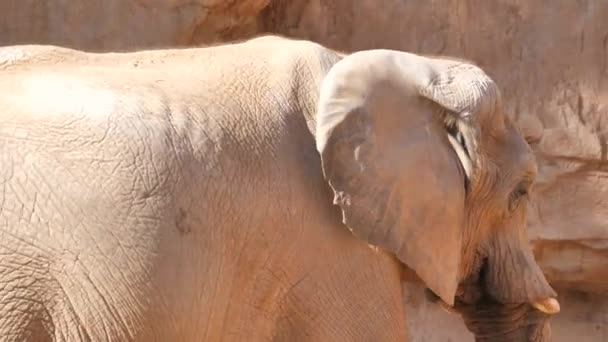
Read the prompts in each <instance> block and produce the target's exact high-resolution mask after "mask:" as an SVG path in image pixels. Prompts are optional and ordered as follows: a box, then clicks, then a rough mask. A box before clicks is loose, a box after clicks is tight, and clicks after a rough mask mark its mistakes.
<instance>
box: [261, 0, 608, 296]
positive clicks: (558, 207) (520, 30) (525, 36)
mask: <svg viewBox="0 0 608 342" xmlns="http://www.w3.org/2000/svg"><path fill="white" fill-rule="evenodd" d="M381 3H382V6H381V7H378V2H377V1H376V0H358V1H346V0H289V1H287V0H279V1H276V0H275V1H273V2H271V4H270V5H269V6H268V7H267V8H266V9H265V10H264V12H263V14H262V16H261V20H262V22H263V29H264V30H266V31H269V32H279V33H282V34H285V35H288V36H296V37H302V38H307V39H311V40H314V41H318V42H321V43H324V44H326V45H328V46H331V47H334V48H338V49H342V50H346V51H352V50H360V49H370V48H390V49H400V50H406V51H413V52H418V53H427V54H435V55H453V56H459V57H464V58H467V59H470V60H472V61H474V62H476V63H478V64H479V65H480V66H482V67H483V68H484V69H485V70H486V71H487V72H488V73H489V74H490V75H491V76H492V77H493V78H494V79H495V80H496V82H497V83H498V84H499V86H500V87H501V88H502V90H503V93H504V97H505V100H506V103H507V104H508V107H509V109H510V111H512V113H513V115H514V117H515V118H516V119H517V120H518V121H519V122H520V123H521V126H522V129H523V130H524V131H525V133H526V134H527V135H529V136H530V137H531V138H532V140H533V148H534V150H535V151H536V154H537V157H538V161H539V164H540V166H539V179H538V183H537V186H536V189H535V198H534V200H533V202H532V203H531V205H530V210H529V212H530V233H531V238H532V240H533V242H534V247H535V253H536V256H537V258H538V261H539V262H540V263H541V265H542V267H543V269H544V270H545V272H546V273H547V276H548V277H549V279H550V281H551V282H552V283H553V284H555V285H557V286H562V287H568V288H575V289H581V290H585V291H593V292H598V293H607V292H608V163H607V160H606V159H607V158H606V153H607V144H606V138H607V137H608V22H606V21H605V20H604V19H605V18H608V2H607V1H603V0H582V1H571V0H555V1H552V2H550V3H549V2H544V1H525V0H500V1H498V0H492V1H489V0H459V1H449V0H433V1H412V0H383V1H382V2H381Z"/></svg>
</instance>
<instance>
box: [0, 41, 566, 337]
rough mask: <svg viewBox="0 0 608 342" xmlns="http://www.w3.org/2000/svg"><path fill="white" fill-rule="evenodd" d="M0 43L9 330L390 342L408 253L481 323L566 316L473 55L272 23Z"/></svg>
mask: <svg viewBox="0 0 608 342" xmlns="http://www.w3.org/2000/svg"><path fill="white" fill-rule="evenodd" d="M0 56H1V57H0V58H2V59H3V60H2V61H0V68H2V70H1V71H0V148H1V153H0V157H1V158H2V160H1V162H0V179H1V181H2V190H3V191H2V192H1V193H0V194H1V203H2V206H1V207H0V210H1V212H0V336H2V338H3V340H4V341H45V340H56V341H66V340H67V341H87V340H93V341H100V340H113V341H219V340H235V341H241V340H267V339H276V340H285V341H293V340H310V341H372V340H373V341H404V340H406V331H405V317H404V307H403V305H404V302H403V299H402V291H401V285H400V277H401V276H402V271H403V267H404V265H406V266H407V267H409V268H410V269H412V270H414V271H415V272H416V274H418V275H419V276H420V278H421V279H422V280H423V281H424V282H425V284H426V285H427V286H428V287H429V289H431V290H432V292H433V293H436V294H437V296H438V298H441V300H442V302H444V303H445V305H453V304H455V309H456V310H457V311H459V312H461V313H462V314H463V316H464V318H465V321H466V322H467V324H468V327H469V329H471V330H472V331H474V332H475V331H476V332H478V333H479V334H485V333H486V332H487V330H488V327H492V329H491V330H492V333H493V334H494V335H495V337H497V338H498V337H500V336H502V337H505V338H506V339H507V340H512V341H522V340H532V341H539V340H540V339H537V338H531V337H529V336H530V335H529V334H527V333H526V332H527V331H528V330H529V326H528V325H527V322H517V321H516V320H511V321H512V323H511V324H507V325H505V324H503V322H505V321H508V320H509V319H510V318H513V317H514V315H516V313H515V312H514V311H513V310H508V308H510V307H511V306H513V305H516V306H519V307H525V308H529V312H530V313H532V315H534V314H535V313H540V312H539V311H534V309H532V306H530V305H529V304H527V303H536V304H535V305H536V307H539V308H541V309H543V310H544V311H547V312H555V311H557V310H556V305H557V302H555V301H554V300H551V299H549V298H552V297H554V296H555V293H554V292H553V290H552V289H551V288H550V286H549V285H548V284H547V282H546V280H545V278H544V276H543V275H542V273H541V272H540V270H539V268H538V266H537V265H536V263H535V262H534V259H533V257H532V254H531V252H530V249H529V247H528V245H527V236H526V232H525V225H524V222H525V205H522V204H520V203H525V201H524V199H525V196H526V193H527V192H528V191H529V188H530V186H531V185H532V183H533V178H534V173H535V171H536V169H535V168H536V165H535V163H534V158H533V156H532V155H531V153H530V151H529V148H528V146H527V144H526V143H525V141H524V140H523V139H522V138H521V136H520V135H519V133H518V132H517V131H516V130H515V129H514V128H513V126H512V125H511V123H510V121H509V120H508V119H507V118H506V116H505V114H504V113H503V112H502V104H501V102H500V94H499V92H498V89H497V88H496V86H495V85H494V83H493V82H492V81H491V80H490V79H489V78H488V77H487V76H486V75H485V74H484V73H483V72H482V71H481V70H480V69H478V68H476V67H474V66H472V65H470V64H467V63H464V62H460V61H453V60H446V59H439V58H438V59H429V58H424V57H420V56H416V55H412V54H407V53H402V52H396V51H388V50H376V51H366V52H360V53H356V54H353V55H350V56H348V57H344V55H343V54H339V53H336V52H334V51H331V50H328V49H326V48H324V47H322V46H319V45H317V44H313V43H310V42H305V41H289V40H285V39H281V38H276V37H265V38H259V39H255V40H252V41H248V42H244V43H239V44H233V45H225V46H216V47H210V48H197V49H184V50H160V51H143V52H137V53H124V54H116V53H108V54H86V53H83V52H78V51H74V50H68V49H62V48H57V47H44V46H22V47H7V48H3V49H2V50H0ZM343 57H344V58H343ZM371 245H373V246H376V247H373V246H371ZM377 247H379V248H377ZM487 303H495V304H492V305H490V306H489V307H488V304H487ZM509 303H515V304H509ZM538 303H540V306H539V305H538ZM547 303H549V304H547ZM526 310H527V309H526ZM480 317H481V319H480ZM495 327H499V328H498V329H496V328H495ZM535 327H536V328H538V329H540V330H546V329H548V324H545V323H543V322H537V324H536V325H535ZM513 329H515V330H517V331H519V332H522V333H521V334H518V335H508V334H512V333H511V332H510V331H512V330H513Z"/></svg>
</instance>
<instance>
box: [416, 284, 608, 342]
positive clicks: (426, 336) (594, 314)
mask: <svg viewBox="0 0 608 342" xmlns="http://www.w3.org/2000/svg"><path fill="white" fill-rule="evenodd" d="M423 291H424V288H423V287H422V286H420V285H419V284H417V283H407V285H406V288H405V292H406V293H405V296H406V300H407V301H408V303H409V307H410V308H411V309H410V310H409V311H408V313H407V316H408V329H409V334H410V340H411V341H412V342H474V338H473V335H471V334H470V333H469V332H468V331H467V330H466V328H465V327H464V324H463V323H462V321H461V319H460V317H458V316H456V315H454V314H450V313H448V312H446V311H444V310H443V309H441V308H440V307H439V306H438V305H434V304H431V303H429V302H427V300H426V299H425V297H424V293H423ZM558 298H559V300H560V303H561V307H562V311H561V312H560V313H559V314H558V315H557V316H556V317H555V318H554V319H553V323H552V327H553V342H572V341H575V342H608V298H606V296H600V295H590V294H584V293H577V292H565V291H560V292H559V295H558Z"/></svg>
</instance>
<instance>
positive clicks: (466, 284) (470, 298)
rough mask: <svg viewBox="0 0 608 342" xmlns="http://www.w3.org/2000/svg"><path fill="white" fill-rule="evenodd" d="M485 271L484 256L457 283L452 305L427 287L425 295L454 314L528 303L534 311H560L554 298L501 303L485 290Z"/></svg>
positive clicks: (485, 261) (513, 308)
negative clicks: (465, 277)
mask: <svg viewBox="0 0 608 342" xmlns="http://www.w3.org/2000/svg"><path fill="white" fill-rule="evenodd" d="M487 271H488V260H487V258H484V259H483V260H482V261H481V262H480V264H479V266H478V269H477V271H476V272H474V273H473V274H472V275H471V276H470V277H468V278H467V279H466V280H465V281H463V282H462V283H460V284H459V286H458V289H457V291H456V296H455V300H454V306H450V305H448V304H447V303H445V302H444V301H443V300H442V299H441V298H440V297H439V296H438V295H437V294H435V293H434V292H433V291H432V290H431V289H429V288H428V287H427V288H425V296H426V298H427V299H428V300H429V301H430V302H431V303H437V304H439V305H440V307H441V308H442V309H444V310H445V311H448V312H450V313H455V314H460V313H462V312H463V311H469V310H476V309H475V308H478V309H477V310H487V309H488V308H494V310H501V311H509V310H515V309H518V308H520V307H522V306H526V305H529V306H531V307H532V308H534V309H536V311H539V312H541V313H543V314H546V315H553V314H556V313H558V312H559V311H560V305H559V302H558V301H557V300H556V299H555V298H546V299H543V300H539V301H535V302H530V303H523V302H522V303H508V304H506V303H501V302H500V301H499V300H498V299H496V298H494V297H493V296H492V295H491V294H490V291H488V290H487V287H486V284H485V281H484V279H486V277H485V275H486V273H487Z"/></svg>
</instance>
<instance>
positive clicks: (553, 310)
mask: <svg viewBox="0 0 608 342" xmlns="http://www.w3.org/2000/svg"><path fill="white" fill-rule="evenodd" d="M424 293H425V295H426V297H427V299H428V300H429V301H430V302H431V303H438V304H439V305H440V306H441V307H442V308H443V309H444V310H446V311H448V312H450V313H458V312H457V310H456V309H455V308H454V307H453V306H450V305H448V304H447V303H446V302H444V301H443V300H442V299H441V298H440V297H439V296H437V295H436V294H435V293H434V292H433V291H432V290H431V289H429V288H425V290H424ZM530 305H532V307H533V308H535V309H536V310H538V311H540V312H542V313H545V314H547V315H555V314H557V313H559V312H560V310H561V307H560V304H559V301H558V300H557V299H555V298H552V297H549V298H545V299H540V300H536V301H532V302H530Z"/></svg>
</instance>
